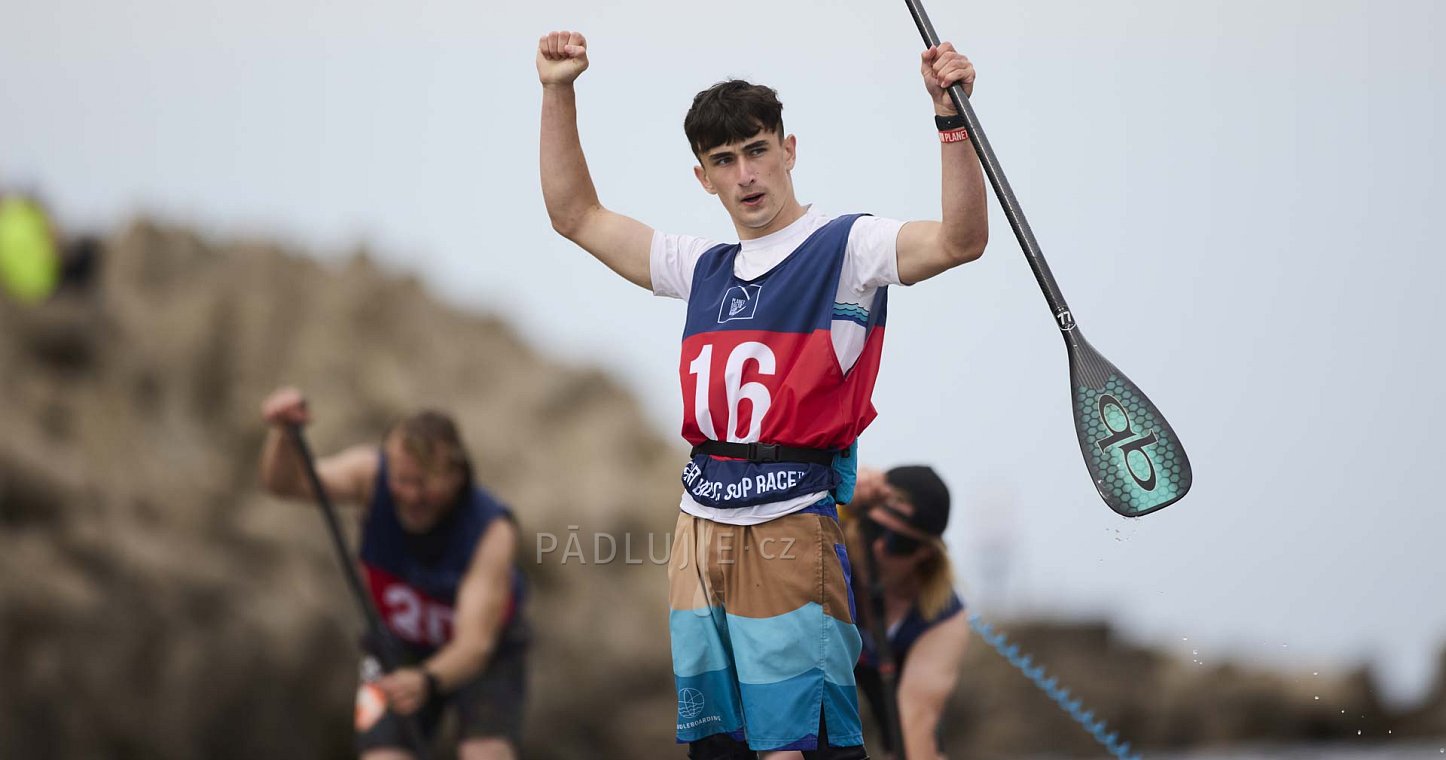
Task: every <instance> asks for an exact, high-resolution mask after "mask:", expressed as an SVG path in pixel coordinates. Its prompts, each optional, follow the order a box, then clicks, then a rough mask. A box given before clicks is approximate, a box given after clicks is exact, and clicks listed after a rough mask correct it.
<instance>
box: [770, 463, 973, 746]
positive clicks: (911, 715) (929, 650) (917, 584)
mask: <svg viewBox="0 0 1446 760" xmlns="http://www.w3.org/2000/svg"><path fill="white" fill-rule="evenodd" d="M846 511H847V514H846V517H845V521H844V522H845V526H846V527H845V533H846V535H847V536H848V547H849V556H850V557H851V558H853V565H854V575H853V587H854V594H855V597H856V598H857V599H858V600H859V604H858V613H859V618H860V626H861V628H862V631H863V640H864V650H863V655H862V656H861V657H860V658H859V662H858V665H857V666H856V667H855V668H854V676H855V678H856V679H857V680H858V684H859V690H860V691H861V692H863V695H864V697H865V699H866V701H867V702H868V703H869V707H870V712H871V713H872V714H873V715H874V719H875V720H876V721H877V722H878V723H879V724H880V725H881V726H882V724H883V722H884V721H885V720H886V718H885V716H886V715H888V714H889V711H890V710H892V709H897V711H898V715H899V728H900V732H901V734H902V737H901V738H902V739H903V743H904V749H905V753H904V755H903V756H904V757H907V758H908V759H909V760H940V758H943V755H942V754H940V752H939V744H938V733H939V719H940V717H941V716H942V715H943V713H944V705H945V703H946V702H947V701H948V700H949V697H950V695H951V694H953V692H954V687H955V685H956V684H957V683H958V680H959V668H960V665H961V664H962V663H963V660H964V649H965V645H966V644H967V643H968V641H969V621H968V620H967V617H966V616H965V615H964V601H963V600H962V599H960V598H959V595H958V593H956V592H955V590H954V571H953V568H952V566H951V565H950V562H949V553H948V549H947V547H946V546H945V545H944V540H943V538H942V536H943V534H944V529H945V527H947V526H948V524H949V488H948V486H946V485H944V481H943V480H941V479H940V478H939V475H938V473H936V472H934V470H933V468H930V467H925V466H919V465H909V466H904V467H895V468H893V469H891V470H889V471H887V472H881V471H879V470H876V469H872V468H860V470H859V474H858V485H857V488H856V489H855V491H854V498H853V501H852V502H851V503H849V505H848V508H847V510H846ZM875 573H877V575H875ZM876 592H881V599H882V609H883V613H884V617H883V622H882V625H879V624H878V621H877V620H876V619H875V615H876V613H877V610H878V609H880V605H879V602H880V595H876ZM878 631H884V632H885V633H884V635H885V636H886V637H887V639H888V646H887V649H888V652H889V655H890V657H888V658H887V659H885V658H884V656H883V653H882V652H881V651H880V649H881V648H880V647H879V646H877V645H876V643H875V641H876V640H875V637H876V636H877V635H878V633H877V632H878ZM886 674H887V678H886V677H885V675H886ZM889 688H892V693H891V694H890V693H886V689H889ZM880 733H881V735H882V736H883V738H884V751H885V753H886V757H889V758H894V757H899V755H898V754H897V752H898V750H897V748H895V747H893V746H891V736H890V733H891V732H890V731H889V730H888V729H887V728H884V729H883V730H882V731H881V732H880ZM796 757H797V755H796V754H795V753H775V754H773V755H770V756H769V758H768V760H793V758H796Z"/></svg>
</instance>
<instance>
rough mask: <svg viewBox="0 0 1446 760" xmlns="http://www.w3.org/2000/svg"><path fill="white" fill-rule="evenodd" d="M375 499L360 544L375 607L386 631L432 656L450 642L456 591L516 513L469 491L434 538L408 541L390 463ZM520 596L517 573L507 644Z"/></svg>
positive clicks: (506, 621)
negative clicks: (501, 523) (496, 526)
mask: <svg viewBox="0 0 1446 760" xmlns="http://www.w3.org/2000/svg"><path fill="white" fill-rule="evenodd" d="M372 494H373V495H372V502H371V505H370V507H369V508H368V510H367V516H366V522H365V524H364V525H363V526H362V544H361V565H362V569H363V571H364V573H365V575H366V580H367V588H368V590H369V591H370V592H371V597H372V604H374V605H375V606H376V609H377V612H378V613H380V614H381V617H382V621H383V622H384V623H385V624H386V626H387V628H388V630H390V631H391V632H392V634H393V635H395V636H396V637H397V638H398V639H400V640H401V641H402V642H403V643H404V644H406V645H408V648H409V649H411V650H412V651H413V652H418V651H421V652H429V651H432V650H435V649H437V648H438V647H441V646H442V645H444V644H446V643H447V642H448V641H451V640H452V619H453V617H454V615H455V611H456V605H457V589H458V588H459V587H460V586H461V584H462V579H463V578H464V577H465V576H466V574H467V570H468V568H469V567H470V566H471V564H472V557H473V555H474V554H475V553H476V551H477V546H478V544H479V543H481V541H482V537H483V536H484V535H486V533H487V528H488V526H490V525H491V524H492V522H493V521H494V520H497V519H499V518H500V519H511V517H512V513H511V511H510V510H508V509H507V507H505V506H503V505H502V504H501V503H500V502H498V501H497V500H496V499H494V498H493V497H492V495H491V494H489V493H488V492H487V491H486V490H485V489H483V488H481V487H480V486H472V487H471V488H470V489H469V490H468V491H467V492H466V493H464V494H463V496H462V497H461V499H460V500H459V502H458V503H457V504H456V506H455V507H453V509H452V511H451V512H450V513H449V514H447V516H445V517H443V518H442V520H441V521H440V522H439V523H438V524H437V525H436V526H434V527H433V528H432V529H431V530H430V531H428V532H427V533H424V534H420V535H418V534H414V533H408V532H407V531H406V530H405V529H404V528H403V527H402V524H401V522H400V521H399V520H398V519H397V509H396V503H395V502H394V501H393V500H392V494H391V490H390V489H388V488H387V458H386V456H385V455H383V456H382V457H381V465H380V466H379V467H378V468H377V480H376V483H375V484H374V485H373V487H372ZM523 591H524V588H523V585H522V575H521V573H520V572H518V570H517V568H515V567H514V568H512V593H511V595H510V598H509V600H508V603H507V608H506V613H505V616H506V617H505V619H504V622H503V626H502V631H503V634H502V642H503V643H506V642H507V641H508V640H509V637H510V634H511V633H512V629H513V628H514V627H515V626H514V625H513V624H514V623H515V622H516V620H517V617H518V608H519V607H520V605H521V602H522V598H523Z"/></svg>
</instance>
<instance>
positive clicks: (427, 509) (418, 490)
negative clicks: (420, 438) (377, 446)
mask: <svg viewBox="0 0 1446 760" xmlns="http://www.w3.org/2000/svg"><path fill="white" fill-rule="evenodd" d="M386 449H387V490H388V491H390V492H391V494H392V501H393V502H395V503H396V505H397V519H398V520H399V521H401V523H402V528H404V529H405V530H406V531H407V532H408V533H426V532H427V531H428V530H431V529H432V527H433V526H435V525H436V524H437V522H438V521H440V520H441V519H442V518H443V517H444V516H446V514H447V510H449V509H451V508H452V505H453V504H455V503H456V501H457V495H458V493H459V492H460V491H461V490H462V484H463V482H464V477H463V474H462V472H461V470H460V469H459V468H457V467H454V466H451V465H447V464H439V465H437V466H436V467H434V468H433V469H432V470H430V471H429V470H427V469H426V468H424V467H422V464H421V463H420V462H418V461H417V459H416V458H415V457H413V456H412V455H411V454H409V453H407V450H406V449H405V448H404V447H403V446H402V442H401V440H400V436H397V435H393V436H391V437H389V438H388V439H387V444H386Z"/></svg>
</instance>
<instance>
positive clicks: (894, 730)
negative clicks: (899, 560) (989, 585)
mask: <svg viewBox="0 0 1446 760" xmlns="http://www.w3.org/2000/svg"><path fill="white" fill-rule="evenodd" d="M864 557H865V560H864V561H865V562H867V563H868V566H869V586H868V588H869V612H870V613H871V614H870V615H869V632H870V635H871V637H872V638H873V640H874V654H875V655H876V656H877V658H878V662H876V663H875V665H876V666H877V667H878V670H879V682H880V683H881V684H882V685H883V686H882V688H881V689H880V691H881V692H883V698H882V700H880V701H882V702H883V705H882V706H883V708H884V709H883V712H884V715H880V716H877V717H878V719H879V723H880V724H882V726H881V727H882V728H883V730H884V733H885V734H886V735H887V736H888V744H889V746H888V747H887V749H889V750H892V752H893V757H895V758H897V760H908V757H907V752H906V751H905V749H904V729H903V724H902V722H901V721H900V716H899V700H898V692H897V691H895V684H896V683H897V682H898V676H899V663H898V662H896V661H895V660H894V648H893V647H892V646H890V644H889V622H888V609H887V605H886V604H885V602H884V584H883V581H882V580H880V578H879V564H878V562H876V561H875V560H874V547H873V546H872V545H866V546H865V547H864Z"/></svg>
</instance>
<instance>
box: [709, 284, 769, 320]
mask: <svg viewBox="0 0 1446 760" xmlns="http://www.w3.org/2000/svg"><path fill="white" fill-rule="evenodd" d="M762 292H763V286H762V285H734V286H733V287H731V288H728V290H727V291H725V292H724V293H723V304H722V305H721V306H720V307H719V308H718V324H720V325H721V324H723V323H724V322H731V321H733V320H735V319H753V315H755V314H757V313H758V296H759V294H761V293H762Z"/></svg>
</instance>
